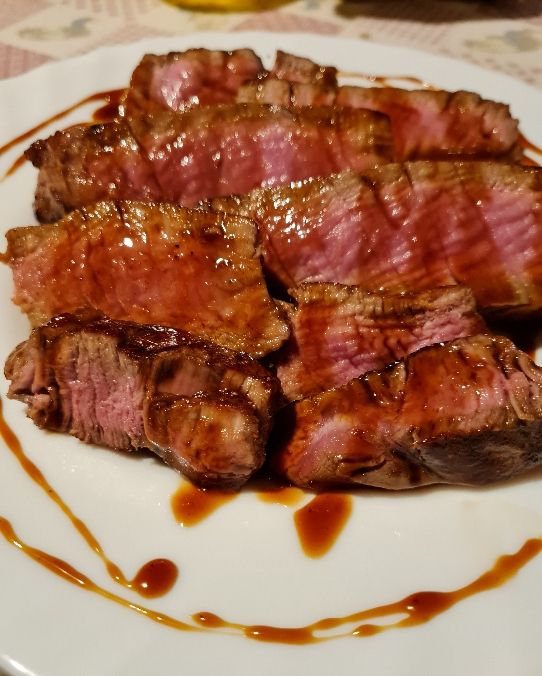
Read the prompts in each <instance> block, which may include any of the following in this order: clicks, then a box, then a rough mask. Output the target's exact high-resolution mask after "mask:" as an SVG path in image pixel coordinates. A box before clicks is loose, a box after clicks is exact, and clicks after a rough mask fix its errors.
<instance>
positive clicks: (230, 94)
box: [120, 49, 266, 117]
mask: <svg viewBox="0 0 542 676" xmlns="http://www.w3.org/2000/svg"><path fill="white" fill-rule="evenodd" d="M265 72H266V71H265V69H264V67H263V66H262V62H261V61H260V58H259V57H258V56H256V54H255V53H254V52H253V51H252V50H251V49H236V50H234V51H232V52H223V51H219V50H212V49H187V50H186V51H184V52H171V53H169V54H161V55H156V54H145V56H144V57H143V58H142V59H141V61H140V62H139V64H138V65H137V66H136V68H135V70H134V72H133V73H132V77H131V79H130V86H129V88H128V89H127V90H126V94H125V97H124V101H123V103H122V105H121V108H120V113H121V115H122V116H128V117H131V116H134V115H140V114H149V113H151V114H152V113H153V112H156V111H157V110H161V109H164V108H166V109H167V108H169V109H171V110H182V109H183V108H185V107H187V106H191V105H197V104H200V105H208V104H214V103H234V102H235V98H236V95H237V91H238V89H239V87H240V86H241V84H242V83H244V82H246V81H247V80H255V79H257V78H259V77H261V76H262V75H264V74H265Z"/></svg>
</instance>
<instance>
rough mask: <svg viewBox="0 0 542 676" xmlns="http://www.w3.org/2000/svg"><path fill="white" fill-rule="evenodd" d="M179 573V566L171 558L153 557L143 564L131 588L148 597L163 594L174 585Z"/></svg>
mask: <svg viewBox="0 0 542 676" xmlns="http://www.w3.org/2000/svg"><path fill="white" fill-rule="evenodd" d="M178 575H179V571H178V569H177V566H176V565H175V564H174V563H173V562H172V561H170V560H169V559H153V560H152V561H148V562H147V563H145V564H144V565H143V566H141V568H140V569H139V571H138V572H137V575H136V576H135V577H134V579H133V580H132V582H131V587H130V588H131V589H135V591H137V592H138V593H139V594H140V595H141V596H145V597H147V598H155V597H156V596H163V595H164V594H166V593H167V592H168V591H169V590H170V589H171V588H172V587H173V585H174V584H175V582H176V581H177V577H178Z"/></svg>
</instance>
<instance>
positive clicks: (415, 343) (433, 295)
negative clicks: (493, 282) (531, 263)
mask: <svg viewBox="0 0 542 676" xmlns="http://www.w3.org/2000/svg"><path fill="white" fill-rule="evenodd" d="M289 293H290V295H291V296H292V297H293V298H294V299H295V301H296V306H291V305H289V306H288V307H289V308H290V309H289V310H288V314H289V318H290V323H291V326H292V337H291V340H290V341H289V342H288V343H287V345H286V347H285V348H284V350H283V351H282V354H281V356H280V358H279V359H278V361H277V362H276V363H277V364H278V368H277V375H278V377H279V380H280V382H281V385H282V389H283V391H284V394H285V395H286V397H287V398H288V399H290V400H294V399H302V398H304V397H309V396H312V395H315V394H317V393H318V392H322V391H323V390H328V389H331V388H333V387H337V386H339V385H344V384H345V383H347V382H348V381H349V380H352V378H356V377H357V376H360V375H363V374H364V373H367V371H374V370H376V369H381V368H384V367H385V366H387V365H388V364H391V363H392V362H395V361H398V360H399V359H402V358H404V357H406V356H407V355H408V354H410V353H412V352H416V351H417V350H419V349H421V348H422V347H425V346H427V345H432V344H434V343H440V342H444V341H450V340H455V339H456V338H462V337H463V336H471V335H474V334H476V333H482V332H484V331H486V326H485V323H484V321H483V319H482V318H481V317H480V315H478V313H477V312H476V304H475V301H474V297H473V295H472V292H471V290H470V289H467V288H466V287H462V286H448V287H440V288H437V289H429V290H428V291H418V292H414V293H405V294H391V293H385V292H382V293H366V292H364V291H363V290H361V289H360V288H359V287H355V286H342V285H339V284H303V285H301V286H298V287H296V288H295V289H292V290H290V292H289Z"/></svg>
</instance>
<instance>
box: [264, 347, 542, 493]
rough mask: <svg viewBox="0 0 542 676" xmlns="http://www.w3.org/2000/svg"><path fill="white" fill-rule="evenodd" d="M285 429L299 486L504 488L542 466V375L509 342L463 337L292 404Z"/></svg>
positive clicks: (290, 467) (282, 445) (285, 456)
mask: <svg viewBox="0 0 542 676" xmlns="http://www.w3.org/2000/svg"><path fill="white" fill-rule="evenodd" d="M277 430H279V431H280V433H281V436H282V440H281V441H280V442H279V447H278V450H277V454H276V456H275V458H274V462H275V464H276V466H277V468H278V469H279V471H280V472H281V473H282V474H283V475H284V476H286V477H287V478H288V479H289V480H290V481H291V482H293V483H294V484H296V485H298V486H310V487H325V486H329V485H358V484H359V485H366V486H376V487H381V488H389V489H403V488H412V487H415V486H423V485H427V484H434V483H448V484H466V485H478V484H487V483H491V482H495V481H501V480H504V479H509V478H510V477H513V476H515V475H517V474H520V473H522V472H525V471H527V470H529V469H531V468H533V467H535V466H537V465H539V464H540V462H541V460H542V450H541V448H542V445H541V436H542V369H541V368H539V367H538V366H536V365H535V364H534V363H533V362H532V361H531V359H529V357H528V356H527V355H526V354H524V353H523V352H521V351H519V350H518V349H517V348H516V347H514V345H513V344H512V343H511V342H510V341H509V340H508V339H507V338H501V337H490V336H487V335H479V336H474V337H471V338H461V339H459V340H457V341H454V342H451V343H444V344H439V345H435V346H432V347H427V348H424V349H422V350H420V351H419V352H416V353H414V354H412V355H410V356H409V357H407V358H406V359H405V360H404V361H401V362H399V363H397V364H395V365H392V366H389V367H388V368H387V369H385V370H383V371H372V372H370V373H368V374H366V375H364V376H362V377H361V378H357V379H355V380H352V381H350V382H349V383H348V384H346V385H344V386H342V387H339V388H337V389H333V390H328V391H327V392H324V393H322V394H319V395H317V396H315V397H312V398H310V399H304V400H303V401H300V402H297V403H296V404H291V405H290V406H289V407H288V408H287V409H286V410H285V411H284V413H283V414H282V416H281V420H280V422H279V423H277Z"/></svg>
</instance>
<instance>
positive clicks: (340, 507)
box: [294, 493, 352, 559]
mask: <svg viewBox="0 0 542 676" xmlns="http://www.w3.org/2000/svg"><path fill="white" fill-rule="evenodd" d="M351 513H352V498H351V496H350V495H345V494H343V493H320V494H319V495H317V496H316V497H314V498H313V499H312V500H311V501H310V502H309V503H308V504H307V505H305V506H304V507H302V508H301V509H298V510H297V512H296V513H295V514H294V523H295V527H296V530H297V534H298V537H299V542H300V544H301V548H302V549H303V551H304V552H305V554H306V555H307V556H310V557H311V558H313V559H316V558H320V557H321V556H324V554H326V553H327V552H328V551H329V550H330V549H331V547H333V545H334V543H335V541H336V540H337V538H338V537H339V535H340V534H341V531H342V530H343V528H344V527H345V525H346V523H347V521H348V517H349V516H350V514H351Z"/></svg>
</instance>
